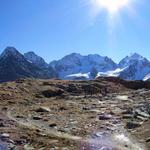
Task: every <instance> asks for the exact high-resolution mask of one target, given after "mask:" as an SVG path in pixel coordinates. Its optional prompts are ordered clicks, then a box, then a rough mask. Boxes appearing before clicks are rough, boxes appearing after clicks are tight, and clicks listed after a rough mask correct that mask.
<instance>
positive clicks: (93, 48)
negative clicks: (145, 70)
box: [0, 0, 150, 62]
mask: <svg viewBox="0 0 150 150" xmlns="http://www.w3.org/2000/svg"><path fill="white" fill-rule="evenodd" d="M88 1H90V0H0V52H2V51H3V49H4V48H5V47H6V46H14V47H16V48H17V49H18V50H19V51H20V52H22V53H24V52H27V51H34V52H35V53H37V54H38V55H40V56H42V57H43V58H44V59H45V60H46V61H47V62H50V61H51V60H54V59H59V58H61V57H63V56H65V55H67V54H69V53H72V52H77V53H81V54H83V55H86V54H89V53H92V54H94V53H97V54H100V55H107V56H109V57H111V58H112V59H113V60H114V61H116V62H118V61H119V60H120V59H121V58H123V57H125V56H126V55H127V54H130V53H131V52H137V53H140V54H141V55H143V56H145V57H147V58H148V59H150V52H149V50H150V9H149V1H148V0H134V2H133V4H132V6H130V7H131V8H132V10H133V11H131V12H130V11H128V10H127V9H126V8H124V9H122V10H120V11H118V14H117V15H115V16H114V17H113V18H112V19H109V18H110V16H109V14H108V12H107V11H106V10H102V11H101V12H100V13H99V14H98V15H97V16H94V15H93V12H92V11H94V9H93V6H92V5H91V4H90V3H88Z"/></svg>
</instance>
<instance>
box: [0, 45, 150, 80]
mask: <svg viewBox="0 0 150 150" xmlns="http://www.w3.org/2000/svg"><path fill="white" fill-rule="evenodd" d="M0 70H1V71H0V82H5V81H12V80H15V79H18V78H44V79H51V78H59V79H74V80H76V79H84V80H88V79H94V78H95V77H98V76H116V77H120V78H123V79H126V80H144V81H149V80H150V61H149V60H148V59H146V58H144V57H142V56H141V55H139V54H137V53H134V54H132V55H130V56H127V57H125V58H123V59H122V60H121V61H120V62H119V64H116V63H115V62H114V61H113V60H112V59H111V58H109V57H107V56H100V55H98V54H89V55H87V56H82V55H80V54H78V53H72V54H70V55H67V56H65V57H63V58H62V59H60V60H57V61H56V60H55V61H52V62H50V63H49V64H48V63H46V62H45V60H44V59H43V58H41V57H40V56H38V55H36V54H35V53H34V52H28V53H25V54H21V53H20V52H19V51H18V50H17V49H16V48H14V47H7V48H6V49H5V50H4V51H3V53H2V54H1V55H0Z"/></svg>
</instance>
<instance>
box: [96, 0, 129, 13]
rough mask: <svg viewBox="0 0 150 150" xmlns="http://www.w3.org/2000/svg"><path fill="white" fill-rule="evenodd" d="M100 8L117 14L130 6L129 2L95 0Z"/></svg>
mask: <svg viewBox="0 0 150 150" xmlns="http://www.w3.org/2000/svg"><path fill="white" fill-rule="evenodd" d="M95 4H96V5H97V6H98V7H101V8H104V9H106V10H107V11H108V12H109V13H111V14H114V13H117V12H118V11H119V10H120V9H122V8H124V7H126V6H128V4H129V0H95Z"/></svg>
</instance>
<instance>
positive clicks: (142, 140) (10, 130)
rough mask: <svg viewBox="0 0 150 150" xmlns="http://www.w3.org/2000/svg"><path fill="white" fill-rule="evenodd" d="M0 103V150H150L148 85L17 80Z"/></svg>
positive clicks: (0, 93) (1, 89) (2, 87)
mask: <svg viewBox="0 0 150 150" xmlns="http://www.w3.org/2000/svg"><path fill="white" fill-rule="evenodd" d="M0 101H1V103H0V110H1V111H0V150H149V149H150V128H149V127H150V83H149V82H143V81H137V82H136V81H135V82H134V81H124V80H122V79H119V78H110V77H109V78H98V79H96V80H91V81H63V80H40V79H18V80H16V81H14V82H7V83H2V84H0Z"/></svg>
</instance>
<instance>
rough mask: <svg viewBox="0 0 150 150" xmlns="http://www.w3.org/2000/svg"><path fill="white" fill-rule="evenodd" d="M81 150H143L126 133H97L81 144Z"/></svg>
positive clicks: (143, 149) (142, 147) (141, 146)
mask: <svg viewBox="0 0 150 150" xmlns="http://www.w3.org/2000/svg"><path fill="white" fill-rule="evenodd" d="M80 149H81V150H145V148H144V146H143V145H141V144H139V143H137V142H136V141H135V140H133V138H132V137H130V136H129V135H128V134H127V133H113V134H111V133H107V132H98V133H96V134H94V135H92V136H91V138H89V139H88V140H87V141H86V142H83V143H82V144H81V147H80Z"/></svg>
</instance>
